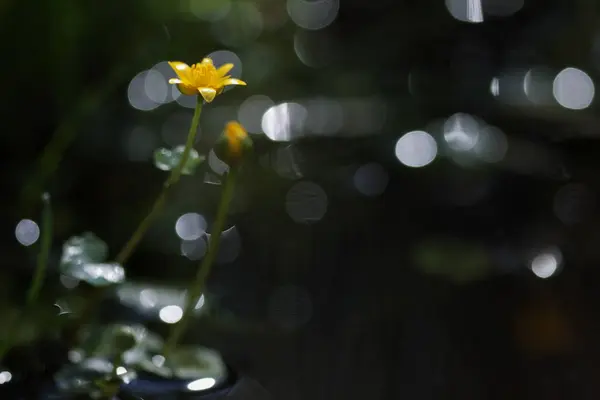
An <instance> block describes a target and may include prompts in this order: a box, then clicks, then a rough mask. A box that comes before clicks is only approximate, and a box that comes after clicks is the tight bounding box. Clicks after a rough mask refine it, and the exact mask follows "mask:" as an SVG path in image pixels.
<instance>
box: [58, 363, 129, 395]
mask: <svg viewBox="0 0 600 400" xmlns="http://www.w3.org/2000/svg"><path fill="white" fill-rule="evenodd" d="M121 368H122V367H121ZM112 372H113V364H112V363H111V362H110V361H108V360H106V359H103V358H88V359H86V360H83V361H82V362H80V363H78V364H70V365H66V366H65V367H63V368H62V369H61V370H60V371H58V372H57V373H56V375H55V376H54V380H55V382H56V386H57V387H58V389H59V390H60V391H61V393H65V394H88V395H90V396H91V397H94V396H98V395H100V394H101V393H102V392H103V389H104V388H106V387H107V386H110V385H114V384H120V383H121V382H123V383H129V382H131V381H132V380H133V379H135V378H136V373H135V372H134V371H130V370H126V369H120V370H118V371H117V376H114V375H113V373H112Z"/></svg>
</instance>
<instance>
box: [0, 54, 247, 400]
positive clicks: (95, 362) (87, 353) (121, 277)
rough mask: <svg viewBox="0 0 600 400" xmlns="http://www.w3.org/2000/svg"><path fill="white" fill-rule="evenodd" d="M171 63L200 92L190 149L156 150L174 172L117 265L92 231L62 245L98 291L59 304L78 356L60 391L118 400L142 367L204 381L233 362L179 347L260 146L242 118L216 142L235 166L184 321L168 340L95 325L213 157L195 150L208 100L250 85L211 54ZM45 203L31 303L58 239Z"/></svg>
mask: <svg viewBox="0 0 600 400" xmlns="http://www.w3.org/2000/svg"><path fill="white" fill-rule="evenodd" d="M169 64H170V65H171V66H172V67H173V69H174V71H175V72H176V73H177V76H178V78H176V79H171V80H170V83H172V84H175V85H177V87H178V88H179V90H180V91H181V92H182V93H183V94H185V95H193V96H196V100H197V101H196V107H195V111H194V115H193V118H192V121H191V124H190V129H189V132H188V135H187V139H186V143H185V146H179V147H176V148H174V149H173V150H169V149H164V148H161V149H158V150H156V152H155V156H154V165H155V166H156V167H157V168H158V169H160V170H163V171H168V172H169V175H168V177H167V179H166V180H165V182H164V184H163V187H162V190H161V191H160V193H159V194H158V196H157V198H156V199H155V201H154V203H153V204H152V206H151V208H150V211H149V213H148V214H147V215H146V217H145V218H144V219H143V220H142V221H141V222H140V224H139V225H138V227H137V228H136V229H135V231H134V232H133V234H132V235H131V237H130V239H129V240H128V241H127V243H126V244H125V245H124V246H123V248H122V249H121V250H120V251H119V253H118V254H117V256H116V258H115V262H107V260H108V259H109V249H108V246H107V244H106V243H105V242H104V241H102V240H101V239H100V238H98V237H97V236H96V235H94V234H93V233H91V232H86V233H83V234H82V235H80V236H73V237H71V238H69V239H68V240H67V241H66V242H65V243H64V244H63V247H62V255H61V259H60V265H59V270H60V272H61V274H62V276H65V277H69V278H71V279H73V280H75V281H76V282H79V281H82V282H85V284H86V285H87V286H88V288H89V289H90V290H92V292H91V295H90V296H86V297H85V298H84V299H83V302H84V303H83V305H80V304H77V306H76V307H75V308H76V309H77V310H76V311H74V310H67V311H64V312H62V307H61V304H59V303H57V304H55V305H56V306H57V307H59V308H60V309H61V314H68V315H69V317H70V318H63V319H61V320H60V322H59V323H58V324H56V325H62V332H63V338H66V339H65V340H66V341H67V344H68V346H69V347H70V348H71V350H72V351H73V352H74V353H71V352H70V357H75V358H76V359H78V360H77V361H73V360H71V361H72V362H73V363H74V364H72V365H66V366H64V367H63V368H62V369H61V370H60V371H59V372H58V373H57V374H56V376H55V382H56V384H57V386H58V388H59V389H61V390H63V391H65V392H67V393H69V394H76V395H81V394H85V395H88V396H94V397H95V398H107V399H112V398H113V396H114V395H116V394H117V392H118V391H119V390H120V387H121V383H127V382H129V381H131V380H132V379H135V376H136V371H137V370H140V371H145V372H148V373H151V374H155V375H158V376H164V377H170V378H179V379H192V378H194V379H197V378H198V377H205V376H211V375H215V376H217V375H218V376H223V375H224V374H225V366H224V364H223V362H222V360H221V359H220V356H219V355H218V354H217V353H214V352H211V351H210V350H208V349H203V348H201V347H194V348H185V349H179V348H177V344H178V342H179V340H180V338H181V336H182V334H183V333H184V331H185V329H186V328H187V326H188V324H189V321H190V319H191V316H192V314H193V311H194V306H195V305H196V304H197V303H198V301H199V300H200V297H201V295H202V292H203V291H204V285H205V282H206V279H207V277H208V275H209V274H210V271H211V268H212V265H213V264H214V261H215V259H216V256H217V254H218V250H219V243H220V239H221V234H222V232H223V229H224V227H225V223H226V220H227V215H228V210H229V207H230V204H231V200H232V198H233V194H234V189H235V185H236V179H237V177H238V172H239V169H240V167H241V164H242V161H243V159H244V157H245V156H246V155H247V154H248V152H249V151H251V150H252V141H251V140H250V138H249V136H248V134H247V133H246V130H245V129H244V128H243V127H242V126H241V125H240V124H239V123H237V122H230V123H228V124H227V125H226V126H225V128H224V132H223V134H222V136H221V139H219V140H218V141H217V142H216V144H215V152H216V153H218V154H219V155H220V157H222V159H223V161H224V162H226V163H228V164H229V167H230V168H229V172H228V173H227V176H226V179H225V183H224V185H223V192H222V196H221V200H220V202H219V206H218V210H217V215H216V219H215V222H214V224H213V227H212V233H211V235H210V240H209V245H208V251H207V253H206V255H205V257H204V258H203V260H202V262H201V263H200V265H199V266H198V268H197V271H196V276H195V279H194V280H193V281H192V282H191V284H190V286H189V288H188V290H187V294H188V295H187V296H186V302H185V307H184V309H183V311H182V316H181V319H180V320H179V322H178V323H175V324H174V325H173V328H172V330H171V332H170V334H169V337H168V338H167V340H166V342H163V341H162V339H160V338H159V337H157V336H156V335H153V334H151V333H150V332H148V331H147V330H146V329H145V328H144V327H142V326H133V325H131V326H129V325H111V326H107V327H102V326H100V327H99V326H97V325H95V324H93V323H92V324H90V321H93V319H94V317H95V315H96V311H97V307H98V306H99V305H100V303H101V302H102V300H103V298H104V295H105V294H106V291H107V290H108V289H110V288H114V287H115V285H119V284H122V283H123V282H125V275H126V274H125V268H124V266H125V264H126V263H127V261H128V260H129V258H130V257H131V255H132V254H133V252H134V251H135V249H136V248H137V246H138V244H139V243H140V242H141V240H142V239H143V237H144V236H145V234H146V232H147V231H148V229H149V228H150V226H151V225H152V223H153V222H154V220H155V219H156V217H157V216H158V215H159V214H160V213H161V211H162V209H163V208H164V205H165V204H166V202H167V198H168V195H169V193H170V190H171V188H172V187H173V186H174V185H176V184H177V183H178V182H179V180H180V178H181V176H182V175H193V174H194V172H195V170H196V168H197V166H198V165H199V164H200V163H202V162H203V161H204V160H205V158H206V156H205V155H200V154H198V152H197V151H196V150H195V149H194V148H193V146H194V143H195V138H196V135H197V132H198V126H199V122H200V116H201V113H202V107H203V104H204V102H207V103H210V102H212V101H213V100H214V99H215V97H216V96H217V95H219V94H221V93H223V88H224V87H225V86H226V85H245V82H243V81H241V80H239V79H233V78H231V77H230V76H228V75H227V73H228V72H229V71H230V70H231V69H232V68H233V65H232V64H225V65H223V66H221V67H220V68H218V69H217V68H215V66H214V65H213V62H212V60H211V59H209V58H204V59H203V60H202V62H201V63H198V64H193V65H191V66H188V65H187V64H184V63H181V62H171V63H169ZM73 132H74V130H73V129H67V128H65V130H59V131H58V132H57V136H55V139H54V141H53V142H51V145H50V146H54V148H52V147H51V148H50V150H48V149H47V150H46V152H45V153H44V155H43V156H42V159H41V161H40V167H41V168H48V171H49V172H46V174H45V175H43V176H42V178H44V179H45V178H46V177H47V176H48V175H47V174H48V173H52V172H54V170H55V167H56V166H57V165H58V161H59V159H60V156H61V154H62V153H63V152H64V150H65V148H66V146H67V145H68V143H69V142H70V141H71V140H72V138H73V134H74V133H73ZM42 181H43V179H41V180H40V179H38V180H35V181H33V183H30V186H27V187H26V189H25V191H24V193H26V194H29V193H32V191H35V190H38V189H39V184H40V183H41V182H42ZM43 201H44V211H43V216H42V234H41V241H40V243H41V245H40V252H39V255H38V258H37V266H36V272H35V275H34V279H33V281H32V284H31V287H30V289H29V292H28V295H27V305H28V306H30V305H32V304H34V303H35V301H36V299H37V298H38V296H39V294H40V291H41V289H42V285H43V282H44V278H45V271H46V266H47V263H48V257H49V252H50V247H51V244H52V213H51V208H50V198H49V196H48V195H45V196H44V198H43ZM69 302H70V301H69ZM65 307H66V306H65ZM12 320H13V321H14V323H15V326H17V329H15V330H14V332H16V333H19V332H21V331H22V330H23V329H28V328H26V325H25V321H19V319H18V318H16V317H14V318H12ZM63 321H66V322H65V323H63ZM48 326H49V327H50V326H54V325H53V324H49V325H48ZM37 328H39V326H38V327H36V328H34V329H32V331H35V330H36V329H37ZM41 330H43V328H42V329H41ZM12 336H13V335H11V334H8V335H7V337H5V338H4V340H2V342H1V343H2V346H3V347H0V360H2V357H3V355H4V354H5V352H6V351H7V350H8V349H9V348H10V347H11V345H12ZM35 336H36V333H33V334H32V337H30V338H29V339H28V340H34V339H35ZM21 342H22V341H19V343H21Z"/></svg>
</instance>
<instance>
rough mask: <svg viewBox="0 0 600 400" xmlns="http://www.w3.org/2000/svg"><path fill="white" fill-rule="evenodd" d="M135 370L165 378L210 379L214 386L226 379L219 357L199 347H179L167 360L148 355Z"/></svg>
mask: <svg viewBox="0 0 600 400" xmlns="http://www.w3.org/2000/svg"><path fill="white" fill-rule="evenodd" d="M137 368H139V369H140V370H143V371H146V372H149V373H153V374H156V375H159V376H162V377H165V378H178V379H189V380H196V379H202V378H212V379H214V380H215V384H216V385H218V384H219V383H221V382H223V381H225V379H226V378H227V367H226V366H225V363H224V362H223V359H222V358H221V355H220V354H219V353H218V352H216V351H214V350H211V349H208V348H205V347H200V346H180V347H178V348H177V349H175V351H173V353H172V354H171V355H170V356H169V359H168V360H165V358H164V357H163V356H162V355H160V354H152V353H149V354H148V356H147V357H146V358H145V359H143V360H140V362H139V363H138V365H137Z"/></svg>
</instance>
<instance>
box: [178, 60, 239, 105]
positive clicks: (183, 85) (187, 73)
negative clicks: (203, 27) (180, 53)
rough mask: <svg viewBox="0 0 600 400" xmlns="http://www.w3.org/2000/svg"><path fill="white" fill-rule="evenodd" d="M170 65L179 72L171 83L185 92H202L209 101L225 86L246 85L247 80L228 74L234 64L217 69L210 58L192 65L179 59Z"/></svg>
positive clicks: (192, 93)
mask: <svg viewBox="0 0 600 400" xmlns="http://www.w3.org/2000/svg"><path fill="white" fill-rule="evenodd" d="M169 65H170V66H171V68H173V70H174V71H175V73H176V74H177V78H173V79H169V83H171V84H174V85H177V88H178V89H179V91H180V92H181V93H183V94H186V95H189V96H191V95H197V94H200V95H201V96H202V98H204V100H206V102H207V103H210V102H211V101H213V100H214V98H215V96H217V95H218V94H221V92H223V89H224V88H225V86H229V85H244V86H245V85H246V82H244V81H242V80H239V79H235V78H232V77H231V76H230V75H227V73H228V72H229V71H231V68H233V64H223V65H222V66H220V67H219V68H218V69H217V68H215V66H214V64H213V61H212V60H211V59H210V58H204V59H203V60H202V62H200V63H198V64H193V65H192V66H189V65H187V64H185V63H182V62H179V61H169Z"/></svg>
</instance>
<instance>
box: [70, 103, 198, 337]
mask: <svg viewBox="0 0 600 400" xmlns="http://www.w3.org/2000/svg"><path fill="white" fill-rule="evenodd" d="M202 104H203V99H202V97H201V96H198V98H197V103H196V108H195V110H194V116H193V117H192V124H191V126H190V130H189V132H188V136H187V140H186V143H185V149H184V150H183V153H182V155H181V159H180V160H179V164H177V166H176V167H175V168H173V169H172V170H171V173H170V174H169V177H168V178H167V180H166V181H165V183H164V184H163V188H162V190H161V192H160V194H159V195H158V197H157V198H156V200H155V201H154V204H153V205H152V208H151V209H150V212H149V213H148V215H146V217H145V218H144V219H143V220H142V222H141V223H140V224H139V225H138V227H137V229H136V230H135V232H134V233H133V235H131V237H130V238H129V240H128V241H127V243H126V244H125V245H124V246H123V248H122V249H121V251H120V252H119V254H118V255H117V257H116V260H115V261H116V262H117V263H119V264H121V265H124V264H125V263H126V262H127V261H128V260H129V257H130V256H131V254H133V251H134V250H135V248H136V247H137V245H138V244H139V243H140V241H141V240H142V238H143V237H144V235H145V234H146V232H147V231H148V229H149V228H150V226H151V225H152V222H154V219H155V218H156V217H157V216H158V215H159V214H160V212H161V211H162V208H163V206H164V205H165V203H166V200H167V195H168V194H169V189H170V188H171V187H172V186H173V185H175V184H176V183H177V182H179V178H181V174H182V171H183V168H184V167H185V165H186V164H187V161H188V159H189V157H190V153H191V151H192V148H193V146H194V142H195V141H196V134H197V132H198V125H199V124H200V114H201V113H202ZM107 290H108V289H107V288H101V289H96V290H94V292H93V293H92V295H91V296H90V297H89V298H88V300H87V301H86V302H85V304H84V306H83V309H82V311H81V312H80V313H79V315H80V317H79V318H78V319H77V320H76V321H75V324H74V325H73V326H71V327H70V329H67V332H66V335H67V338H66V339H67V341H68V342H70V343H71V344H74V342H75V341H76V340H77V337H76V335H77V331H78V330H79V328H81V327H82V326H84V325H85V324H86V323H87V322H88V320H89V319H90V318H91V317H92V316H93V311H94V309H95V308H96V307H97V306H98V304H99V303H100V302H101V301H102V298H103V297H104V294H105V293H106V291H107Z"/></svg>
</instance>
